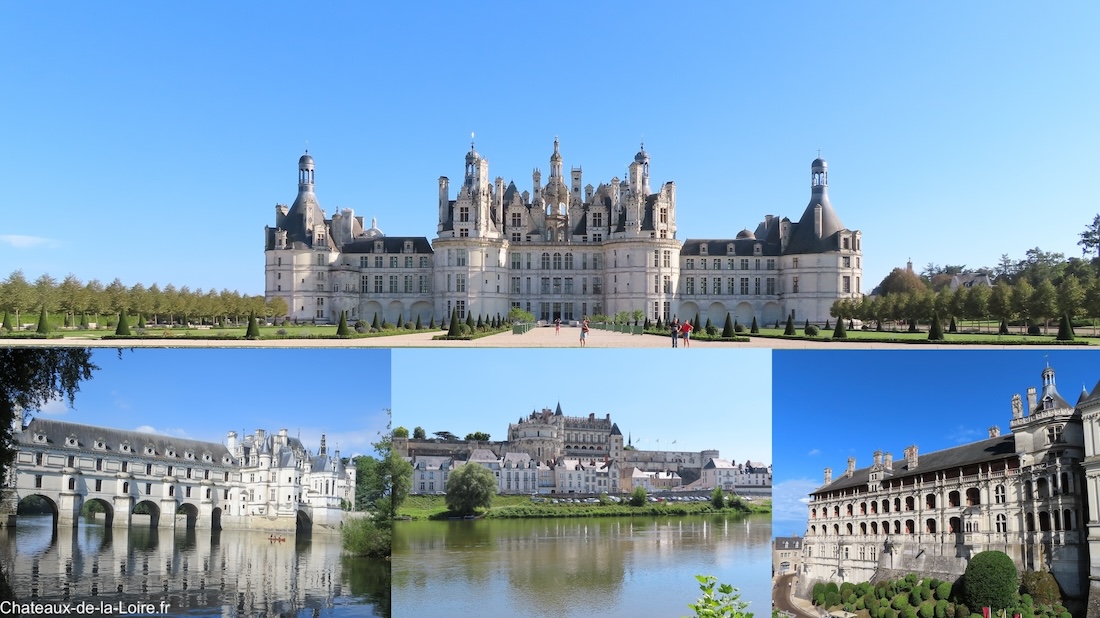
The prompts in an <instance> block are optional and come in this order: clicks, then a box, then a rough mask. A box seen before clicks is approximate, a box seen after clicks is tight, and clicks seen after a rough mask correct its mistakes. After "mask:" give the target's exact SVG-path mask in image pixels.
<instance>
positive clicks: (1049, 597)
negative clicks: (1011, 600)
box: [1020, 571, 1062, 605]
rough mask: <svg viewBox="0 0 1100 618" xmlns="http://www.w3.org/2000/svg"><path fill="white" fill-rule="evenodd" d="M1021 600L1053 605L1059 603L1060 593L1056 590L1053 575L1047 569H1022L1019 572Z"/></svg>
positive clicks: (1056, 585)
mask: <svg viewBox="0 0 1100 618" xmlns="http://www.w3.org/2000/svg"><path fill="white" fill-rule="evenodd" d="M1020 592H1021V593H1022V594H1021V601H1022V602H1024V604H1025V605H1030V603H1028V601H1030V600H1033V601H1034V602H1035V603H1040V604H1042V605H1055V604H1057V603H1061V601H1062V594H1061V592H1060V591H1059V590H1058V582H1057V580H1055V579H1054V575H1052V574H1051V573H1049V572H1047V571H1024V572H1023V573H1021V574H1020Z"/></svg>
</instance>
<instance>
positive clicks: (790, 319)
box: [783, 315, 795, 336]
mask: <svg viewBox="0 0 1100 618" xmlns="http://www.w3.org/2000/svg"><path fill="white" fill-rule="evenodd" d="M783 334H784V335H787V336H791V335H794V334H795V332H794V316H793V315H789V316H787V328H785V329H783Z"/></svg>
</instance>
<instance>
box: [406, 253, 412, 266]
mask: <svg viewBox="0 0 1100 618" xmlns="http://www.w3.org/2000/svg"><path fill="white" fill-rule="evenodd" d="M412 267H413V259H412V256H411V255H409V256H405V268H412Z"/></svg>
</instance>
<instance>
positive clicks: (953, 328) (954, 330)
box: [947, 316, 959, 333]
mask: <svg viewBox="0 0 1100 618" xmlns="http://www.w3.org/2000/svg"><path fill="white" fill-rule="evenodd" d="M947 332H949V333H957V332H959V326H958V325H957V324H955V316H951V325H950V326H948V327H947Z"/></svg>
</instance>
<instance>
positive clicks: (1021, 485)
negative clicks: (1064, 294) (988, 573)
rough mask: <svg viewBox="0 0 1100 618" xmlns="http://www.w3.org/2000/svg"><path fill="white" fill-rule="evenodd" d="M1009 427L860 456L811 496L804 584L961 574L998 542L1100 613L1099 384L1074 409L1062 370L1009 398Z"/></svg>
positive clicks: (1023, 565)
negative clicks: (863, 461)
mask: <svg viewBox="0 0 1100 618" xmlns="http://www.w3.org/2000/svg"><path fill="white" fill-rule="evenodd" d="M1009 427H1010V429H1011V431H1012V432H1011V433H1008V434H1001V433H1000V430H999V429H998V428H997V427H996V426H994V427H990V429H989V437H988V438H987V439H985V440H981V441H979V442H974V443H971V444H965V445H962V446H957V447H953V448H949V449H945V450H942V451H936V452H932V453H919V452H918V449H917V447H916V446H910V447H908V448H907V449H905V452H904V457H903V458H902V459H899V460H896V461H895V460H894V459H893V456H892V454H890V453H883V452H881V451H875V453H874V454H873V459H872V463H871V465H870V466H867V467H863V468H857V467H856V461H855V459H854V458H849V459H848V466H847V468H846V469H845V470H844V471H843V472H842V473H840V474H838V475H834V474H833V473H832V470H830V469H829V468H826V469H825V479H824V481H825V482H824V484H823V485H822V486H821V487H820V488H818V489H817V490H815V491H814V492H813V493H812V494H810V503H809V523H808V527H807V530H806V536H805V538H804V539H803V553H802V556H801V558H802V566H801V573H802V574H801V577H800V580H799V581H800V585H801V586H802V587H803V588H805V589H806V590H808V589H809V587H810V586H812V585H813V584H814V583H815V582H819V581H835V582H841V581H850V582H862V581H868V580H871V579H875V580H878V579H882V578H885V577H894V576H898V575H899V574H904V573H908V572H917V573H922V574H928V575H935V576H938V577H941V578H944V579H955V578H957V577H959V576H960V575H962V573H963V571H964V570H965V569H966V564H967V561H968V560H969V558H970V557H971V556H973V555H975V554H977V553H979V552H982V551H987V550H997V551H1002V552H1004V553H1006V554H1008V555H1009V556H1010V557H1011V558H1012V559H1013V561H1015V563H1016V567H1017V568H1018V569H1021V570H1023V569H1027V570H1033V571H1037V570H1040V569H1043V570H1047V571H1050V572H1051V573H1053V574H1054V576H1055V578H1057V580H1058V584H1059V585H1060V586H1061V587H1062V590H1063V591H1064V592H1065V593H1066V594H1068V595H1069V596H1072V597H1078V598H1080V597H1083V595H1084V594H1085V592H1086V591H1087V592H1088V595H1089V616H1098V615H1100V520H1098V515H1097V514H1098V513H1100V456H1098V455H1100V383H1098V384H1097V385H1096V386H1095V387H1094V388H1093V390H1092V391H1091V392H1089V391H1088V390H1082V392H1081V394H1080V396H1079V398H1078V400H1077V403H1076V404H1075V405H1071V404H1070V403H1068V402H1067V401H1066V400H1065V399H1063V398H1062V396H1061V395H1060V394H1059V393H1058V389H1057V388H1056V386H1055V379H1054V370H1053V369H1051V368H1050V367H1047V368H1045V369H1044V370H1043V372H1042V389H1041V390H1040V391H1038V392H1037V391H1036V389H1035V388H1034V387H1031V388H1028V389H1027V395H1026V400H1025V399H1023V398H1021V397H1020V395H1018V394H1017V395H1014V396H1013V397H1012V416H1011V419H1010V420H1009Z"/></svg>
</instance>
